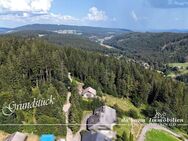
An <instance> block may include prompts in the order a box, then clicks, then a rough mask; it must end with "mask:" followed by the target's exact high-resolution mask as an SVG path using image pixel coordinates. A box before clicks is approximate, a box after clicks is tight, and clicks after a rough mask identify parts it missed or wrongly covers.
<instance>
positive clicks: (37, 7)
mask: <svg viewBox="0 0 188 141" xmlns="http://www.w3.org/2000/svg"><path fill="white" fill-rule="evenodd" d="M35 23H41V24H68V25H79V26H99V27H112V28H125V29H130V30H135V31H151V30H169V29H181V30H182V29H188V0H0V27H11V28H13V27H17V26H22V25H26V24H35Z"/></svg>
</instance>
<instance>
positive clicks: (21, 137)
mask: <svg viewBox="0 0 188 141" xmlns="http://www.w3.org/2000/svg"><path fill="white" fill-rule="evenodd" d="M26 140H27V135H25V134H23V133H20V132H16V133H14V134H12V135H10V136H8V137H7V138H6V139H5V140H4V141H26Z"/></svg>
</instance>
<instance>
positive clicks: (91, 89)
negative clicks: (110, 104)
mask: <svg viewBox="0 0 188 141" xmlns="http://www.w3.org/2000/svg"><path fill="white" fill-rule="evenodd" d="M87 92H90V93H92V94H94V95H96V93H97V92H96V90H95V89H93V88H91V87H88V88H86V89H84V90H83V92H82V93H83V94H84V93H87Z"/></svg>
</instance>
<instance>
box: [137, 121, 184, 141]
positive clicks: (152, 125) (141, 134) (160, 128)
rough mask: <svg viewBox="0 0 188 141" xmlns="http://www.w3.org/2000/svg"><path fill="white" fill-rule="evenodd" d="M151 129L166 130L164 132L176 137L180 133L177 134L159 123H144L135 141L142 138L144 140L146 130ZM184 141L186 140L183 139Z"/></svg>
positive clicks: (141, 140)
mask: <svg viewBox="0 0 188 141" xmlns="http://www.w3.org/2000/svg"><path fill="white" fill-rule="evenodd" d="M151 129H157V130H163V131H166V132H168V133H170V134H172V135H174V136H175V137H177V138H179V137H180V135H178V134H176V133H174V132H172V131H171V130H169V129H167V128H165V127H163V126H161V125H158V124H147V125H145V126H144V128H143V129H142V131H141V133H140V135H139V138H138V140H137V141H144V140H145V135H146V133H147V132H148V131H150V130H151ZM185 141H187V140H185Z"/></svg>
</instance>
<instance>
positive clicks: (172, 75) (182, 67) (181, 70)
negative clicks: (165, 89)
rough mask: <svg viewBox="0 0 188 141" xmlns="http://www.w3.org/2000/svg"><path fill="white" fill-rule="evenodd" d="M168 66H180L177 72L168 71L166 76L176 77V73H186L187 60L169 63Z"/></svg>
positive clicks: (187, 70) (187, 71)
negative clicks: (185, 61)
mask: <svg viewBox="0 0 188 141" xmlns="http://www.w3.org/2000/svg"><path fill="white" fill-rule="evenodd" d="M168 66H169V67H171V68H174V67H181V68H180V69H179V70H178V72H173V71H172V72H170V73H169V74H168V77H176V75H183V74H187V73H188V69H187V67H188V62H187V63H169V64H168Z"/></svg>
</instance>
